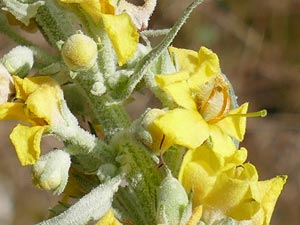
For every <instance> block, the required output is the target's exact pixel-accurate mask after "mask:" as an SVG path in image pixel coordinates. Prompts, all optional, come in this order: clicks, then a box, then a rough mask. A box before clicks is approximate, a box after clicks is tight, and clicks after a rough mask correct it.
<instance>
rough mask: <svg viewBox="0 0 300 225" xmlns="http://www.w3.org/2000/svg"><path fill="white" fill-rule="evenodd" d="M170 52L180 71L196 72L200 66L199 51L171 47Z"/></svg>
mask: <svg viewBox="0 0 300 225" xmlns="http://www.w3.org/2000/svg"><path fill="white" fill-rule="evenodd" d="M169 52H170V54H171V56H172V57H174V60H175V63H176V64H177V65H178V71H186V72H188V73H189V74H191V73H194V72H195V71H196V68H197V67H198V53H197V52H195V51H192V50H189V49H183V48H174V47H169Z"/></svg>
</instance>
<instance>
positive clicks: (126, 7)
mask: <svg viewBox="0 0 300 225" xmlns="http://www.w3.org/2000/svg"><path fill="white" fill-rule="evenodd" d="M201 3H202V0H195V1H194V2H193V3H191V5H190V6H189V7H188V8H187V9H186V10H185V11H184V13H183V15H182V16H181V17H180V18H179V20H178V21H177V22H176V23H175V24H174V26H173V27H172V28H171V29H165V30H149V29H147V28H148V20H149V18H150V16H151V14H152V12H153V11H154V9H155V6H156V4H157V1H156V0H145V1H144V5H142V6H136V5H134V4H132V3H129V2H127V1H125V0H1V1H0V6H1V9H2V12H1V14H0V31H1V32H2V33H3V34H6V35H7V36H9V37H10V38H11V39H12V40H13V41H15V43H16V44H17V45H18V46H17V47H15V48H13V49H12V50H11V51H9V52H8V53H7V54H5V55H4V56H3V57H2V58H1V61H0V119H1V120H17V121H18V122H17V123H18V124H17V125H16V126H15V128H14V129H13V130H12V132H11V134H10V140H11V142H12V144H13V146H14V148H15V150H16V153H17V157H18V159H19V161H20V163H21V164H22V165H23V166H28V165H31V166H32V180H33V183H34V184H35V185H36V186H37V187H39V188H41V189H43V190H47V191H51V192H52V193H53V194H54V195H61V200H60V201H59V203H58V204H57V205H56V206H54V207H53V208H52V209H51V214H50V216H49V218H48V219H46V220H44V221H42V222H40V223H38V224H39V225H85V224H97V225H117V224H124V225H210V224H214V225H221V224H222V225H226V224H228V225H229V224H230V225H231V224H234V225H237V224H238V225H240V224H241V225H242V224H243V225H244V224H245V225H248V224H255V225H267V224H269V223H270V221H271V216H272V212H273V210H274V207H275V203H276V200H277V198H278V197H279V194H280V192H281V190H282V188H283V186H284V184H285V182H286V179H287V176H276V177H274V178H272V179H270V180H265V181H260V180H259V178H258V173H257V170H256V168H255V166H254V165H253V164H251V163H249V162H247V150H246V149H245V148H243V147H241V148H240V147H239V143H240V142H241V141H242V140H243V138H244V134H245V131H246V119H247V118H248V117H257V116H262V117H263V116H265V115H266V111H265V110H261V111H258V112H254V113H253V112H252V113H248V112H247V110H248V103H243V104H241V105H238V103H237V97H236V96H235V94H234V91H233V88H232V86H231V84H230V82H229V81H228V79H227V78H226V76H225V75H224V74H223V73H222V71H221V69H220V65H219V59H218V56H217V55H216V54H215V53H214V52H213V51H212V50H210V49H208V48H206V47H204V46H202V47H200V48H199V51H192V50H188V49H180V48H176V47H173V46H171V43H172V40H173V39H174V37H175V36H176V34H177V33H178V31H179V30H180V28H181V27H182V26H183V24H184V23H185V22H186V20H187V18H188V17H189V15H190V14H191V12H192V11H193V9H194V8H195V7H197V6H198V5H199V4H201ZM15 26H19V27H21V29H24V30H26V31H28V32H35V31H36V30H38V29H39V30H40V31H41V33H42V34H43V35H44V37H45V39H46V40H47V41H48V43H49V45H51V46H52V48H53V54H49V53H47V52H46V51H44V50H43V49H41V48H39V47H38V46H36V45H35V44H34V43H33V42H32V41H30V40H27V39H25V38H24V37H22V36H20V35H19V34H18V33H17V32H16V31H15V28H14V27H15ZM155 36H163V37H164V38H163V39H162V41H161V42H160V43H159V44H157V45H156V46H152V45H153V44H152V43H151V41H150V40H151V37H155ZM145 88H147V89H149V90H150V91H151V92H152V93H153V95H154V96H155V97H156V98H157V99H158V100H160V102H161V105H162V106H161V108H147V109H145V111H144V112H143V113H142V114H141V115H140V116H139V117H138V118H137V119H136V120H134V121H132V120H131V119H130V116H129V115H128V113H127V111H126V110H125V108H124V105H126V104H127V103H128V102H129V101H133V99H134V98H133V96H132V94H133V93H134V92H135V91H139V90H141V89H145ZM149 107H150V106H149ZM83 121H85V124H88V126H85V129H84V128H83V125H82V124H83V123H82V122H83ZM49 135H50V136H53V137H55V138H57V139H58V140H60V141H61V142H62V143H63V146H64V147H62V148H60V149H57V148H55V146H53V150H52V151H50V152H42V151H41V149H40V142H41V139H42V138H43V137H44V136H49Z"/></svg>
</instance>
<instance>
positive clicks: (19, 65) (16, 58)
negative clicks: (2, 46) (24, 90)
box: [2, 46, 33, 78]
mask: <svg viewBox="0 0 300 225" xmlns="http://www.w3.org/2000/svg"><path fill="white" fill-rule="evenodd" d="M2 63H3V65H4V66H5V67H6V69H7V70H8V72H9V73H11V74H13V75H17V76H19V77H22V78H23V77H25V76H26V75H27V74H28V73H29V71H30V70H31V68H32V66H33V53H32V51H31V50H30V49H29V48H27V47H25V46H17V47H15V48H13V49H12V50H11V51H10V52H9V53H7V54H6V55H4V57H3V59H2Z"/></svg>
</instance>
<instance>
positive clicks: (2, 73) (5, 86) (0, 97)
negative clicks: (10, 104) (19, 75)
mask: <svg viewBox="0 0 300 225" xmlns="http://www.w3.org/2000/svg"><path fill="white" fill-rule="evenodd" d="M13 89H14V88H13V79H12V77H11V75H10V74H9V73H8V71H7V70H6V68H5V67H4V66H3V65H2V64H0V104H3V103H5V102H7V101H8V100H9V98H10V96H11V95H12V94H13V93H14V90H13Z"/></svg>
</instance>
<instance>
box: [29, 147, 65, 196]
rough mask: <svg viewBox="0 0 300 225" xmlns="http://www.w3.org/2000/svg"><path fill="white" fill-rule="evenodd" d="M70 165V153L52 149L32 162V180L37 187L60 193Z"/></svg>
mask: <svg viewBox="0 0 300 225" xmlns="http://www.w3.org/2000/svg"><path fill="white" fill-rule="evenodd" d="M70 165H71V159H70V155H69V154H68V153H66V152H65V151H62V150H54V151H51V152H49V153H47V154H46V155H43V156H41V158H40V159H39V160H38V161H37V162H36V163H35V164H34V166H33V169H32V177H33V182H34V183H35V185H37V186H38V187H39V188H41V189H44V190H51V191H52V192H53V194H57V195H58V194H61V193H62V192H63V190H64V188H65V186H66V184H67V181H68V173H69V168H70Z"/></svg>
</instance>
